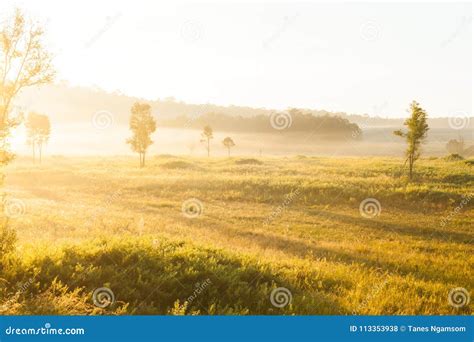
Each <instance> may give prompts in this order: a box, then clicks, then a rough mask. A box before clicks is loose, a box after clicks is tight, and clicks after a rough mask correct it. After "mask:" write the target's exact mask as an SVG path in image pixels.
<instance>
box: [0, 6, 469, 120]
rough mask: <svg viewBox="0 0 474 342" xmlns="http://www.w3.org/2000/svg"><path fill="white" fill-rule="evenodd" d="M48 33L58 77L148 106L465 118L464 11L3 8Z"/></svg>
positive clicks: (448, 8) (391, 8) (453, 8)
mask: <svg viewBox="0 0 474 342" xmlns="http://www.w3.org/2000/svg"><path fill="white" fill-rule="evenodd" d="M14 6H19V7H21V8H24V9H26V10H27V12H28V13H29V14H30V16H33V17H35V18H38V19H39V20H40V21H42V22H44V23H45V24H46V28H47V31H48V44H49V46H50V48H51V49H52V50H53V51H54V52H55V54H56V58H55V65H56V66H57V69H58V79H63V80H68V81H69V82H70V83H71V84H75V85H76V84H77V85H95V86H99V87H101V88H104V89H106V90H110V91H112V90H120V91H122V92H124V93H126V94H129V95H134V96H140V97H145V98H149V99H156V98H164V97H167V96H174V97H175V98H176V99H179V100H183V101H186V102H192V103H203V102H213V103H217V104H224V105H229V104H234V105H249V106H257V107H269V108H286V107H290V106H291V107H306V108H315V109H328V110H340V111H346V112H350V113H368V114H370V115H380V116H389V117H401V116H405V115H406V112H405V109H406V108H407V107H408V103H409V102H410V101H411V100H413V99H416V100H417V101H419V102H420V103H421V104H422V105H423V106H424V107H425V108H426V109H427V110H428V113H429V114H430V115H431V116H449V115H454V114H455V113H456V112H459V111H463V112H467V113H468V114H469V115H472V111H471V109H472V102H471V101H472V50H471V47H472V32H471V31H472V8H471V5H470V4H469V3H465V4H453V3H445V4H442V3H423V4H415V5H414V4H409V3H398V4H386V3H381V4H376V3H365V4H355V3H346V4H342V3H330V4H329V3H327V4H324V3H301V4H297V3H293V4H292V3H282V2H278V3H272V2H265V3H253V2H252V3H250V2H241V3H220V2H214V3H212V2H208V3H196V2H193V3H183V2H176V1H166V2H165V1H162V2H159V1H156V0H155V1H137V0H133V1H117V0H114V1H105V0H100V1H98V0H96V1H84V0H81V1H64V0H63V1H48V0H42V1H37V0H23V1H9V0H2V1H1V3H0V13H1V14H2V16H4V14H5V13H6V12H5V10H11V9H12V8H13V7H14Z"/></svg>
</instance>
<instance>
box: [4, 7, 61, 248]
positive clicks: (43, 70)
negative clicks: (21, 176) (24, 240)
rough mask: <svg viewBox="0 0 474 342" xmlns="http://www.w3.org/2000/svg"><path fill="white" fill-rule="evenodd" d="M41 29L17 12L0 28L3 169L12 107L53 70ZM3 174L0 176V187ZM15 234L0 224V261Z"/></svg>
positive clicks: (13, 119) (8, 157)
mask: <svg viewBox="0 0 474 342" xmlns="http://www.w3.org/2000/svg"><path fill="white" fill-rule="evenodd" d="M43 35H44V33H43V29H42V28H41V27H40V26H39V25H38V24H36V23H33V22H31V21H29V20H27V19H26V18H25V16H24V15H23V13H22V12H21V11H20V10H18V9H17V10H16V11H15V13H14V15H13V16H12V17H11V18H9V19H7V20H6V21H4V22H3V23H1V24H0V166H4V165H7V164H8V163H9V162H10V161H11V160H12V159H13V154H12V153H11V152H10V151H9V148H8V147H9V146H8V137H9V135H10V131H11V129H12V128H14V127H15V126H17V125H19V124H20V122H21V119H22V115H18V116H16V117H11V111H12V107H13V103H14V100H15V98H16V97H17V95H18V94H19V93H20V92H21V91H22V90H23V89H25V88H27V87H31V86H37V85H41V84H46V83H51V82H52V80H53V77H54V70H53V67H52V64H51V56H50V54H49V53H48V52H47V51H46V50H45V49H44V47H43V44H42V40H43ZM4 177H5V176H4V174H3V173H1V174H0V186H2V185H3V180H4ZM0 212H1V213H3V212H4V194H3V193H1V194H0ZM14 240H15V232H14V231H13V230H11V229H9V228H8V220H7V219H6V220H1V221H0V257H1V256H2V255H3V254H4V253H6V252H8V251H9V250H10V249H11V248H13V247H12V246H13V243H14Z"/></svg>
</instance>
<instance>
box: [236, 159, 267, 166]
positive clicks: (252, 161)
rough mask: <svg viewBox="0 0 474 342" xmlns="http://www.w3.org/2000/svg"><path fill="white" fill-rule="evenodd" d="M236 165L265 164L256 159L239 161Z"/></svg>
mask: <svg viewBox="0 0 474 342" xmlns="http://www.w3.org/2000/svg"><path fill="white" fill-rule="evenodd" d="M235 163H236V164H237V165H262V164H263V162H262V161H260V160H258V159H254V158H247V159H238V160H236V161H235Z"/></svg>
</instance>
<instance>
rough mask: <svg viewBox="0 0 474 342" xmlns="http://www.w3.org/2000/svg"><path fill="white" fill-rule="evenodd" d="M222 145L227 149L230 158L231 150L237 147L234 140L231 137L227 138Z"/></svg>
mask: <svg viewBox="0 0 474 342" xmlns="http://www.w3.org/2000/svg"><path fill="white" fill-rule="evenodd" d="M222 143H223V144H224V146H225V147H227V155H228V156H229V157H230V149H231V148H232V147H234V146H235V143H234V140H232V138H231V137H226V138H225V139H224V140H222Z"/></svg>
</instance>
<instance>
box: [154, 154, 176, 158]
mask: <svg viewBox="0 0 474 342" xmlns="http://www.w3.org/2000/svg"><path fill="white" fill-rule="evenodd" d="M155 158H156V159H175V158H178V156H174V155H172V154H159V155H157V156H155Z"/></svg>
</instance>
